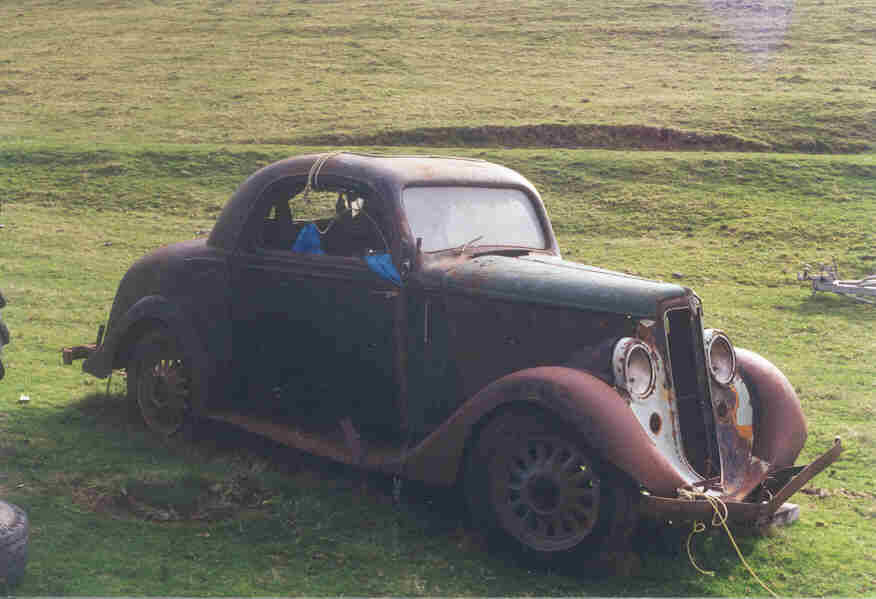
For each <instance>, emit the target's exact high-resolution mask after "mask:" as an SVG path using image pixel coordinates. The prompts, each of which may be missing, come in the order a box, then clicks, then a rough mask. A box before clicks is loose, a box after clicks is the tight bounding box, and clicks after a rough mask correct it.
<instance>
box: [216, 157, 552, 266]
mask: <svg viewBox="0 0 876 599" xmlns="http://www.w3.org/2000/svg"><path fill="white" fill-rule="evenodd" d="M319 161H323V164H322V166H320V167H319V172H318V176H324V177H344V178H351V179H355V180H360V181H365V182H368V183H370V184H372V185H374V187H375V188H377V189H379V191H380V192H381V193H388V194H389V195H390V196H391V198H390V201H396V202H397V201H398V197H399V195H400V193H401V190H402V189H403V188H404V187H406V186H410V185H447V186H472V185H475V186H498V187H520V188H524V189H526V190H528V191H529V192H530V193H531V194H532V195H533V196H534V197H535V198H539V195H538V192H537V191H536V190H535V188H534V187H533V185H532V184H531V183H530V182H529V181H528V180H527V179H526V178H525V177H523V175H521V174H520V173H517V172H516V171H513V170H511V169H509V168H507V167H504V166H501V165H498V164H493V163H491V162H487V161H485V160H479V159H475V158H457V157H453V156H425V155H424V156H416V155H380V154H363V153H355V152H329V153H322V154H307V155H304V156H296V157H291V158H287V159H285V160H281V161H279V162H275V163H273V164H270V165H268V166H266V167H264V168H262V169H260V170H259V171H257V172H255V173H254V174H253V175H251V176H250V177H249V178H248V179H246V181H244V182H243V183H242V184H241V185H240V187H238V189H237V191H235V193H234V195H232V197H231V199H230V200H229V201H228V203H227V204H226V205H225V207H224V208H223V210H222V212H221V214H220V215H219V218H218V219H217V221H216V224H215V226H214V227H213V231H212V232H211V233H210V238H209V240H208V243H209V244H210V245H212V246H217V247H221V248H225V249H229V250H231V249H233V247H234V244H235V242H236V240H237V238H238V236H239V235H240V233H241V231H242V227H243V224H244V223H245V222H246V220H247V218H248V217H249V214H250V211H251V210H252V208H253V206H254V205H255V203H256V201H257V200H258V198H259V197H260V196H261V194H262V192H263V191H264V190H265V189H266V188H267V187H268V186H269V185H270V184H271V183H273V182H275V181H277V180H279V179H283V178H286V177H294V176H307V175H308V173H309V172H310V170H311V168H313V167H314V166H315V165H316V164H317V163H318V162H319ZM316 183H317V184H318V177H317V181H316Z"/></svg>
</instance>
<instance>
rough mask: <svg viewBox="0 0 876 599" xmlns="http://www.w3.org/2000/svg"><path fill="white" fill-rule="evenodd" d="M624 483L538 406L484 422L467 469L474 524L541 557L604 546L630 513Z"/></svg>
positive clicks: (597, 548) (467, 482) (508, 412)
mask: <svg viewBox="0 0 876 599" xmlns="http://www.w3.org/2000/svg"><path fill="white" fill-rule="evenodd" d="M620 483H621V480H620V477H619V476H618V475H615V474H613V473H610V470H609V469H608V468H606V467H605V466H604V465H603V464H602V463H601V462H600V461H599V460H598V458H597V457H596V455H595V454H594V453H593V452H592V451H591V450H590V449H589V448H587V447H585V446H584V445H583V444H581V443H580V442H579V441H578V440H577V439H576V435H575V434H574V432H573V431H571V430H570V428H569V427H568V426H565V425H563V424H562V423H561V422H560V421H558V420H557V419H556V418H555V417H553V416H552V415H550V414H548V413H545V412H544V411H542V410H538V409H534V408H533V409H516V408H515V409H510V410H508V411H506V412H503V413H501V414H499V415H497V416H496V417H495V418H494V419H493V420H492V421H490V422H489V423H487V425H486V426H485V427H484V429H483V430H482V431H481V433H480V435H479V437H478V439H477V441H476V444H475V446H474V447H473V449H472V451H471V452H470V453H469V456H468V462H467V466H466V476H465V486H466V498H467V501H468V504H469V509H470V510H471V513H472V515H473V516H474V518H475V521H476V523H477V524H480V525H483V526H485V527H486V528H487V529H488V530H489V531H490V532H492V533H494V536H499V537H504V538H505V539H510V540H512V541H514V542H515V543H516V544H517V546H518V547H519V548H521V549H523V550H524V551H525V552H527V553H534V554H536V555H538V556H541V557H549V556H553V555H557V556H559V555H565V554H568V553H571V552H573V551H580V550H583V551H587V552H596V551H598V550H599V549H601V548H602V547H603V545H604V542H605V540H606V539H607V538H608V537H609V536H611V535H612V533H613V532H614V531H615V529H616V524H617V522H618V520H619V519H620V518H621V517H622V516H623V515H624V513H625V510H624V509H622V508H621V509H619V507H620V506H622V505H623V504H624V502H625V501H626V499H627V489H626V487H625V486H624V485H623V484H620Z"/></svg>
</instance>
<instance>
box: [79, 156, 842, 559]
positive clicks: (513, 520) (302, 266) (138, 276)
mask: <svg viewBox="0 0 876 599" xmlns="http://www.w3.org/2000/svg"><path fill="white" fill-rule="evenodd" d="M320 191H321V192H323V193H325V192H329V193H332V194H337V198H336V200H335V199H334V198H335V196H334V195H332V196H331V197H332V200H331V201H332V203H333V206H332V209H331V210H330V212H331V213H330V214H327V215H324V217H321V218H319V217H312V216H306V217H303V218H302V217H301V216H300V215H301V214H302V209H303V208H306V207H307V206H308V202H309V197H310V196H309V194H311V193H316V192H320ZM702 318H703V309H702V304H701V301H700V298H699V297H697V295H696V294H695V293H694V292H693V291H691V290H690V289H687V288H685V287H682V286H679V285H675V284H670V283H665V282H657V281H651V280H646V279H643V278H639V277H635V276H630V275H626V274H621V273H618V272H612V271H609V270H603V269H600V268H594V267H592V266H585V265H581V264H575V263H572V262H568V261H565V260H563V259H562V257H561V255H560V249H559V246H558V245H557V240H556V238H555V236H554V233H553V230H552V228H551V223H550V221H549V220H548V215H547V213H546V212H545V208H544V205H543V203H542V201H541V199H540V197H539V195H538V193H537V192H536V190H535V188H534V187H533V186H532V184H531V183H530V182H529V181H527V180H526V179H525V178H524V177H523V176H521V175H520V174H518V173H516V172H514V171H512V170H510V169H508V168H504V167H502V166H498V165H495V164H490V163H488V162H484V161H481V160H473V159H460V158H450V157H431V156H429V157H426V156H375V155H366V154H356V153H348V152H338V153H329V154H318V155H308V156H300V157H295V158H290V159H287V160H283V161H280V162H277V163H275V164H272V165H270V166H267V167H265V168H263V169H261V170H260V171H258V172H257V173H255V174H253V175H252V176H251V177H249V178H248V179H247V180H246V181H245V182H244V183H243V184H242V185H241V186H240V188H239V189H238V190H237V191H236V193H235V194H234V195H233V196H232V198H231V200H230V201H229V202H228V203H227V205H226V206H225V207H224V210H223V211H222V212H221V214H220V216H219V217H218V220H217V222H216V224H215V226H214V227H213V229H212V232H211V233H210V235H209V237H208V238H207V239H198V240H193V241H185V242H182V243H178V244H174V245H170V246H167V247H164V248H161V249H158V250H156V251H154V252H153V253H151V254H149V255H147V256H145V257H144V258H142V259H141V260H139V261H138V262H137V263H135V264H134V265H133V266H132V267H131V268H130V270H128V272H127V274H125V276H124V278H123V279H122V281H121V284H120V285H119V288H118V292H117V294H116V297H115V301H114V303H113V306H112V309H111V311H110V315H109V320H108V322H107V324H106V328H105V334H104V328H103V327H101V329H100V332H99V333H98V341H97V343H95V344H91V345H89V346H80V347H79V348H77V349H76V350H75V351H71V350H69V349H68V353H67V358H68V360H72V359H73V358H76V357H87V360H86V361H85V362H84V365H83V368H84V370H85V371H86V372H88V373H91V374H93V375H95V376H97V377H107V376H108V375H109V374H110V373H111V371H112V370H113V369H127V384H128V396H129V397H130V399H131V400H132V401H133V402H136V403H137V404H139V407H140V410H141V412H142V415H143V417H144V419H145V421H146V423H147V424H148V425H149V426H150V427H152V428H153V429H155V430H156V431H158V432H159V433H161V434H165V435H169V434H173V433H175V432H177V431H180V430H182V429H184V428H185V427H187V426H190V425H191V423H193V422H198V421H199V420H201V419H216V420H220V421H225V422H228V423H233V424H234V425H237V426H239V427H243V428H244V429H247V430H250V431H254V432H256V433H258V434H261V435H265V436H267V437H270V438H273V439H275V440H278V441H280V442H282V443H286V444H288V445H291V446H294V447H297V448H300V449H302V450H305V451H308V452H312V453H314V454H318V455H321V456H325V457H328V458H331V459H333V460H338V461H340V462H344V463H348V464H354V465H358V466H361V467H362V468H365V469H371V470H375V471H381V472H385V473H389V474H392V475H395V476H399V477H402V478H407V479H415V480H419V481H425V482H427V483H431V484H435V485H460V486H461V487H462V488H463V489H464V493H465V496H466V498H467V502H468V504H469V506H470V509H471V512H472V514H473V516H474V518H475V521H476V522H477V523H479V524H480V525H483V526H485V527H487V528H488V529H490V530H492V531H494V532H496V533H497V535H498V536H499V537H501V538H505V539H510V540H512V541H514V542H516V544H517V545H518V546H519V547H521V548H523V549H524V550H526V551H528V552H534V553H536V554H545V555H561V554H565V553H568V552H571V551H573V550H577V549H581V548H596V547H600V546H601V545H603V544H604V543H605V542H606V541H607V540H609V539H612V538H618V537H619V536H623V535H624V534H625V533H624V531H628V530H630V524H631V523H632V522H635V521H636V520H637V519H638V518H639V517H641V516H648V517H651V518H655V519H657V520H663V521H668V520H673V521H685V520H696V519H706V518H708V517H710V516H711V513H712V509H713V507H712V503H710V502H709V500H708V498H709V497H714V498H718V499H720V500H721V501H722V502H723V503H724V504H725V505H726V506H727V509H728V512H729V518H730V520H731V521H733V522H747V523H763V522H765V521H767V520H769V519H770V517H771V516H772V515H773V514H774V513H775V512H776V511H777V510H778V509H779V508H780V507H781V506H782V505H783V503H784V502H785V501H786V500H787V499H788V497H789V496H790V495H791V494H793V493H794V492H795V491H796V490H798V489H799V488H800V487H801V486H802V485H803V484H805V483H806V482H807V481H808V480H809V479H810V478H811V477H812V476H814V475H815V474H816V473H818V472H819V471H821V470H822V469H824V468H825V467H826V466H827V465H828V464H830V463H831V462H833V461H834V460H835V459H837V457H838V455H839V453H840V451H841V450H842V446H841V444H840V443H839V441H838V440H837V442H836V443H835V445H834V447H832V448H829V449H828V450H827V451H826V452H825V453H824V454H822V455H821V457H819V458H818V459H816V460H815V461H814V462H813V463H811V464H809V465H807V466H805V467H800V466H798V467H795V466H794V462H795V460H796V458H797V456H798V454H799V453H800V451H801V449H802V447H803V445H804V442H805V440H806V423H805V420H804V416H803V413H802V411H801V407H800V402H799V401H798V399H797V396H796V395H795V392H794V388H793V387H792V386H791V384H790V383H789V382H788V380H787V379H786V378H785V376H784V375H783V374H782V373H781V372H780V371H779V370H778V369H777V368H776V367H775V366H773V365H772V364H771V363H770V362H768V361H767V360H765V359H764V358H762V357H761V356H759V355H757V354H755V353H753V352H751V351H747V350H743V349H739V348H735V347H734V346H733V344H732V343H731V341H730V339H729V338H728V336H727V335H726V334H725V333H723V332H722V331H719V330H715V329H703V325H702Z"/></svg>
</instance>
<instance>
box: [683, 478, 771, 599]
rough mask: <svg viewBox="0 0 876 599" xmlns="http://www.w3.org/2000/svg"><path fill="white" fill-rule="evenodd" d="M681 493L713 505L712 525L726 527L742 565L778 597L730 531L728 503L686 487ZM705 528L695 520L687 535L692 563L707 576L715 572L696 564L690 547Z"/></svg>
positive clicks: (685, 496)
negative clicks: (695, 537)
mask: <svg viewBox="0 0 876 599" xmlns="http://www.w3.org/2000/svg"><path fill="white" fill-rule="evenodd" d="M679 494H680V495H681V496H682V497H684V498H685V499H690V500H694V499H696V498H703V499H705V500H706V501H708V502H709V505H711V506H712V510H713V511H714V512H715V513H714V514H713V515H712V526H721V527H723V528H724V531H725V532H726V533H727V538H728V539H730V543H731V544H732V545H733V549H735V550H736V555H738V556H739V560H740V561H741V562H742V565H743V566H745V569H746V570H748V573H749V574H751V576H752V578H754V579H755V580H756V581H757V583H758V584H759V585H760V586H761V587H762V588H763V589H764V590H765V591H766V592H768V593H769V594H770V595H772V596H773V597H776V598H777V599H778V595H776V593H775V592H774V591H773V590H772V589H771V588H770V587H768V586H767V585H766V583H765V582H764V581H762V580H761V579H760V577H759V576H758V575H757V574H756V573H755V572H754V569H752V567H751V566H749V565H748V562H746V561H745V558H744V557H742V551H741V550H740V549H739V545H737V544H736V539H734V538H733V533H731V532H730V527H729V526H727V516H728V515H729V510H728V508H727V504H726V503H724V502H723V501H721V500H720V499H719V498H717V497H713V496H711V495H707V494H705V493H696V492H691V491H687V490H685V489H679ZM705 530H706V525H705V524H703V523H702V522H699V521H696V522H694V524H693V529H692V530H691V531H690V534H689V535H688V536H687V557H688V558H689V559H690V563H691V565H692V566H693V567H694V568H695V569H696V570H697V572H699V573H700V574H705V575H706V576H714V575H715V573H714V572H711V571H708V570H703V569H702V568H700V567H699V566H698V565H697V564H696V562H695V561H694V558H693V553H692V552H691V549H690V542H691V539H692V538H693V536H694V535H695V534H698V533H701V532H704V531H705Z"/></svg>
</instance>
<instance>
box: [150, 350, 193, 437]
mask: <svg viewBox="0 0 876 599" xmlns="http://www.w3.org/2000/svg"><path fill="white" fill-rule="evenodd" d="M190 385H191V380H190V376H189V374H188V368H187V367H186V364H185V363H184V362H183V361H182V360H180V359H178V358H159V359H157V360H149V361H145V362H144V363H143V364H142V369H141V370H140V372H139V373H138V380H137V403H138V404H139V406H140V412H141V413H142V414H143V420H145V421H146V424H147V425H148V426H149V428H151V429H152V430H154V431H157V432H159V433H162V434H164V435H167V436H170V435H172V434H174V433H176V432H178V431H179V430H180V429H181V428H182V427H183V424H185V421H186V417H187V415H188V411H189V391H190Z"/></svg>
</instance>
